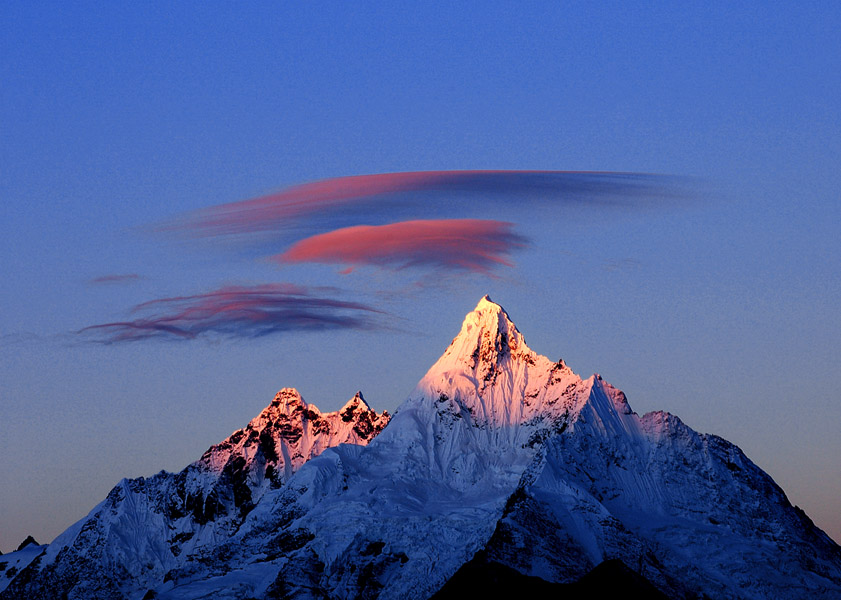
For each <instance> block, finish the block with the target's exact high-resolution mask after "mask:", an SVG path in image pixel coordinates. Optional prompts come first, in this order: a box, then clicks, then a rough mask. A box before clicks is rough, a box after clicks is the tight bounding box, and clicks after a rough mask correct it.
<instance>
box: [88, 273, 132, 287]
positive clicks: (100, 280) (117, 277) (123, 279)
mask: <svg viewBox="0 0 841 600" xmlns="http://www.w3.org/2000/svg"><path fill="white" fill-rule="evenodd" d="M140 279H142V277H141V276H140V275H138V274H137V273H125V274H117V273H115V274H111V275H102V276H100V277H94V278H93V279H89V280H88V283H90V284H92V285H100V284H111V283H134V282H135V281H139V280H140Z"/></svg>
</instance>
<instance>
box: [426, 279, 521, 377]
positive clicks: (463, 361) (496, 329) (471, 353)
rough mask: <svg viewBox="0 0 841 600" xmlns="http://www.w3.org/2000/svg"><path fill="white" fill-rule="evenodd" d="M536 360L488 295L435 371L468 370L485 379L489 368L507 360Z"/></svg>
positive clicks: (467, 321)
mask: <svg viewBox="0 0 841 600" xmlns="http://www.w3.org/2000/svg"><path fill="white" fill-rule="evenodd" d="M535 356H536V355H535V353H534V352H533V351H532V350H531V349H530V348H529V347H528V346H527V345H526V341H525V339H524V338H523V334H521V333H520V330H519V329H517V326H516V325H514V322H513V321H511V318H510V317H509V316H508V313H507V312H505V309H504V308H502V306H501V305H499V304H497V303H496V302H494V301H493V300H491V298H490V296H488V295H485V296H483V297H482V299H481V300H479V303H478V304H477V305H476V308H475V309H474V310H473V311H472V312H470V313H468V314H467V315H466V316H465V317H464V322H463V323H462V325H461V331H460V332H459V334H458V335H457V336H456V337H455V339H453V341H452V342H451V343H450V346H449V347H448V348H447V350H446V351H445V352H444V355H443V356H442V357H441V358H440V359H439V360H438V362H437V363H436V364H435V366H433V367H432V370H440V368H441V367H444V368H446V369H447V370H450V369H452V368H454V367H461V368H463V367H464V366H467V367H468V368H470V369H471V370H473V371H474V372H476V373H477V374H479V371H482V373H481V377H484V376H485V375H487V371H488V369H489V368H491V367H492V366H494V365H495V366H499V364H500V363H501V362H502V361H504V360H505V359H508V358H514V359H524V360H525V361H526V362H531V361H533V360H534V357H535ZM436 367H439V368H436Z"/></svg>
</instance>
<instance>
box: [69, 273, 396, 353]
mask: <svg viewBox="0 0 841 600" xmlns="http://www.w3.org/2000/svg"><path fill="white" fill-rule="evenodd" d="M132 312H133V313H136V314H142V315H143V316H142V317H139V318H137V319H133V320H129V321H119V322H112V323H103V324H101V325H92V326H90V327H85V328H84V329H82V330H81V331H79V333H81V334H85V335H89V336H91V337H92V338H93V339H94V340H95V341H99V342H103V343H115V342H132V341H139V340H145V339H150V338H157V339H173V340H178V339H181V340H184V339H194V338H197V337H199V336H202V335H205V334H216V335H220V336H224V337H247V338H255V337H261V336H265V335H270V334H273V333H279V332H284V331H313V330H315V331H318V330H326V329H373V328H375V327H376V323H375V321H374V317H376V316H377V315H378V314H379V315H382V314H383V313H382V312H381V311H378V310H376V309H374V308H372V307H369V306H366V305H364V304H360V303H357V302H346V301H342V300H335V299H331V298H323V297H320V296H316V295H313V293H312V292H311V291H310V290H309V289H307V288H304V287H302V286H296V285H291V284H266V285H256V286H226V287H222V288H219V289H216V290H213V291H210V292H207V293H203V294H196V295H192V296H177V297H172V298H160V299H157V300H151V301H149V302H144V303H143V304H139V305H138V306H136V307H135V308H134V310H133V311H132Z"/></svg>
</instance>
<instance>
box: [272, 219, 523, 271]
mask: <svg viewBox="0 0 841 600" xmlns="http://www.w3.org/2000/svg"><path fill="white" fill-rule="evenodd" d="M511 229H512V225H511V223H505V222H502V221H489V220H479V219H442V220H428V221H403V222H400V223H391V224H389V225H379V226H371V225H360V226H355V227H346V228H343V229H337V230H335V231H331V232H328V233H323V234H320V235H315V236H312V237H309V238H307V239H304V240H302V241H300V242H298V243H296V244H294V245H293V246H292V247H291V248H289V249H288V250H287V251H286V252H284V253H282V254H278V255H276V256H274V257H273V260H275V261H277V262H279V263H302V262H312V263H324V264H341V265H351V266H352V267H353V266H360V265H378V266H387V267H392V268H397V269H403V268H407V267H416V266H426V267H432V268H443V269H448V270H456V271H458V270H462V271H472V272H477V273H485V274H489V273H490V272H491V269H492V268H493V267H495V266H497V265H507V266H511V263H510V262H509V261H508V260H507V258H506V257H507V255H508V254H510V253H511V251H512V250H514V249H516V248H519V247H522V246H523V245H524V244H525V241H526V240H525V238H524V237H522V236H520V235H518V234H516V233H513V232H512V230H511Z"/></svg>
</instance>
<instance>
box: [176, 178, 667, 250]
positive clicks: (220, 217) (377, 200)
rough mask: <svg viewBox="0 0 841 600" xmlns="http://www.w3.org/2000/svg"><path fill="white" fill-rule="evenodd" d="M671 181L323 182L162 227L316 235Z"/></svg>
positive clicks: (194, 232) (592, 198)
mask: <svg viewBox="0 0 841 600" xmlns="http://www.w3.org/2000/svg"><path fill="white" fill-rule="evenodd" d="M671 179H672V178H668V177H665V176H660V175H650V174H644V173H609V172H576V171H515V170H511V171H413V172H405V173H379V174H373V175H355V176H351V177H337V178H333V179H324V180H321V181H315V182H312V183H304V184H301V185H295V186H291V187H288V188H285V189H282V190H280V191H279V192H277V193H274V194H269V195H265V196H260V197H258V198H252V199H249V200H241V201H238V202H231V203H227V204H221V205H217V206H211V207H208V208H204V209H201V210H198V211H195V212H193V213H190V214H187V215H184V216H183V217H180V218H178V219H175V220H173V221H171V222H169V223H166V224H163V225H161V226H160V227H159V229H160V230H163V231H169V232H182V233H186V234H188V235H191V236H197V237H213V236H223V235H241V234H253V233H257V232H272V231H285V230H289V229H291V228H292V227H293V226H294V227H296V228H297V227H301V226H302V225H303V226H304V227H305V228H311V229H313V230H314V231H313V233H317V232H323V231H329V230H331V229H336V228H340V227H348V226H352V225H362V224H369V225H370V224H383V223H389V222H394V221H396V220H409V219H421V218H433V217H438V218H440V216H441V214H442V212H445V213H447V216H449V217H455V216H458V217H477V216H480V215H477V214H476V212H475V211H476V210H477V209H482V210H486V209H487V208H488V207H489V206H502V207H504V208H507V209H512V208H516V207H517V206H520V205H522V203H524V202H535V203H540V204H543V203H548V204H553V203H555V204H557V203H560V204H564V203H568V204H577V203H601V204H607V203H610V204H620V205H622V204H627V203H630V202H640V201H643V200H645V199H653V198H663V197H665V196H672V195H674V189H673V186H672V185H671V183H672V182H671Z"/></svg>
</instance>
